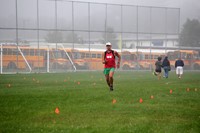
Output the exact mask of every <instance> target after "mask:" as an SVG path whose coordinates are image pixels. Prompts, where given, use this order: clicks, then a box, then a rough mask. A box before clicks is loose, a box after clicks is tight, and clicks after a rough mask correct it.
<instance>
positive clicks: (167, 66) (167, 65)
mask: <svg viewBox="0 0 200 133" xmlns="http://www.w3.org/2000/svg"><path fill="white" fill-rule="evenodd" d="M162 67H163V69H164V72H165V74H164V78H168V76H169V71H170V70H171V67H170V62H169V60H168V57H167V56H166V57H165V59H164V60H163V63H162Z"/></svg>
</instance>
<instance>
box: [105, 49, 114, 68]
mask: <svg viewBox="0 0 200 133" xmlns="http://www.w3.org/2000/svg"><path fill="white" fill-rule="evenodd" d="M104 59H105V61H106V63H105V65H104V68H113V67H114V68H115V66H116V65H115V55H114V51H105V57H104Z"/></svg>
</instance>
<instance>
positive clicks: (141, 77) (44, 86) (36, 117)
mask: <svg viewBox="0 0 200 133" xmlns="http://www.w3.org/2000/svg"><path fill="white" fill-rule="evenodd" d="M78 82H80V84H78ZM186 88H190V90H189V91H186ZM195 88H196V89H195ZM114 89H115V90H114V91H113V92H110V91H109V89H108V87H107V86H106V83H105V81H104V76H103V73H102V72H76V73H64V74H17V75H0V133H16V132H22V133H25V132H35V133H40V132H45V133H54V132H55V133H62V132H63V133H67V132H69V133H71V132H75V133H80V132H81V133H91V132H94V133H96V132H99V133H107V132H110V133H114V132H115V133H116V132H120V133H121V132H124V133H128V132H136V133H137V132H138V133H140V132H141V133H147V132H150V133H151V132H152V133H153V132H158V133H164V132H166V133H199V132H200V72H185V75H184V77H183V79H181V80H179V79H177V77H176V76H175V74H174V72H171V73H170V78H169V79H162V80H161V81H158V80H157V77H155V76H153V75H152V74H151V73H150V72H116V73H115V85H114ZM170 89H172V91H173V92H172V94H170ZM151 95H153V96H154V98H153V99H151V98H150V96H151ZM140 98H142V99H143V103H140V102H139V100H140ZM113 99H116V103H114V104H113V103H112V101H113ZM56 107H58V108H59V110H60V113H59V114H56V113H55V112H54V111H55V109H56Z"/></svg>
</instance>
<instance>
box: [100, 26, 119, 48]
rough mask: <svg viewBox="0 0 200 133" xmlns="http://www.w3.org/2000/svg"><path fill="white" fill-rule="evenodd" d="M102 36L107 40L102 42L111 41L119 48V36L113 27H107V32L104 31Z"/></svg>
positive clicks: (113, 45) (114, 46)
mask: <svg viewBox="0 0 200 133" xmlns="http://www.w3.org/2000/svg"><path fill="white" fill-rule="evenodd" d="M102 37H103V39H104V40H105V41H103V42H102V43H106V42H110V43H111V44H112V47H113V48H118V45H117V36H116V34H115V33H114V30H113V28H111V27H107V29H106V33H103V35H102Z"/></svg>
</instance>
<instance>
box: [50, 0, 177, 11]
mask: <svg viewBox="0 0 200 133" xmlns="http://www.w3.org/2000/svg"><path fill="white" fill-rule="evenodd" d="M51 1H57V2H58V1H64V2H72V3H86V4H103V5H114V6H133V7H146V8H163V9H164V8H165V9H177V10H180V8H177V7H164V6H144V5H133V4H119V3H105V2H91V1H79V0H77V1H72V0H67V1H66V0H51Z"/></svg>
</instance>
